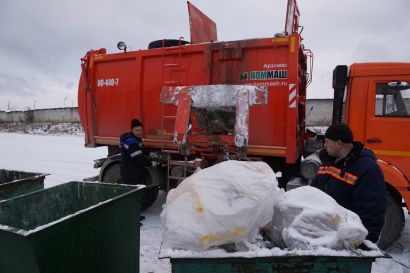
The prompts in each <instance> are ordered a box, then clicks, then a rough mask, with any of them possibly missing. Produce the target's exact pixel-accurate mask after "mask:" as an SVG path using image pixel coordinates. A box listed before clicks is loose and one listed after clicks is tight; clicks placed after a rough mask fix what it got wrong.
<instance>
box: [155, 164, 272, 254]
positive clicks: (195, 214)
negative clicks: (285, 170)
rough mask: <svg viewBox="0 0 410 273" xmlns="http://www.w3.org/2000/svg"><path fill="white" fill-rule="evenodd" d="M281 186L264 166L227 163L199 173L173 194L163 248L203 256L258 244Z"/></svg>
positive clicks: (168, 204)
mask: <svg viewBox="0 0 410 273" xmlns="http://www.w3.org/2000/svg"><path fill="white" fill-rule="evenodd" d="M277 185H278V182H277V180H276V176H275V174H274V172H273V171H272V169H271V168H270V167H269V166H268V165H267V164H266V163H264V162H248V161H247V162H245V161H233V160H232V161H225V162H222V163H219V164H216V165H214V166H212V167H209V168H206V169H203V170H200V171H199V172H196V173H194V174H193V175H191V176H189V177H188V178H186V179H185V180H184V181H182V183H181V184H180V185H178V187H177V188H175V189H172V190H171V191H170V192H169V193H168V196H167V200H166V203H165V205H164V208H163V211H162V213H161V221H162V223H163V225H164V228H165V230H164V232H163V242H162V247H163V248H171V249H187V250H196V251H200V250H205V249H208V248H210V247H213V246H219V245H223V244H226V243H237V242H240V241H244V240H252V239H254V237H255V236H256V234H257V233H258V231H259V229H260V228H261V227H262V226H264V225H265V224H267V223H268V222H270V221H271V219H272V214H273V206H274V198H275V190H276V188H277Z"/></svg>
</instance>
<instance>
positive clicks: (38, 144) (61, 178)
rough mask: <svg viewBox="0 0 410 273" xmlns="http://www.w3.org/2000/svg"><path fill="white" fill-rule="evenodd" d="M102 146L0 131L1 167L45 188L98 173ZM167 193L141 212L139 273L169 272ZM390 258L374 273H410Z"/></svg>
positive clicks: (409, 242) (404, 244) (405, 254)
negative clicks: (35, 178) (27, 174)
mask: <svg viewBox="0 0 410 273" xmlns="http://www.w3.org/2000/svg"><path fill="white" fill-rule="evenodd" d="M106 153H107V152H106V149H105V148H96V149H91V148H90V149H88V148H85V147H84V141H83V138H82V137H81V136H68V135H60V136H50V135H31V134H15V133H0V168H1V169H14V170H22V171H32V172H42V173H49V174H50V175H49V176H47V177H46V180H45V184H46V187H50V186H54V185H58V184H61V183H65V182H68V181H73V180H82V179H83V178H86V177H90V176H94V175H97V174H98V170H95V169H93V167H92V165H93V159H97V158H101V157H104V156H106ZM165 198H166V195H165V193H163V192H161V193H160V195H159V197H158V199H157V201H156V202H155V203H154V205H153V206H151V207H150V208H149V209H147V210H146V211H145V212H143V215H145V216H146V219H145V220H144V221H143V225H142V226H141V250H140V272H142V273H167V272H171V266H170V263H169V260H168V259H158V254H159V248H160V245H161V236H162V228H161V223H160V220H159V214H160V212H161V209H162V204H163V203H164V202H165ZM387 253H388V254H390V255H391V256H392V257H393V258H394V260H395V261H397V262H400V263H402V264H404V265H405V266H407V267H410V261H409V260H410V259H409V257H410V217H409V215H408V214H407V212H406V226H405V229H404V232H403V234H402V237H401V238H400V240H399V241H398V242H396V243H395V244H394V245H393V246H392V247H391V248H390V249H388V250H387ZM394 260H392V259H378V260H377V261H376V262H375V263H374V264H373V267H372V272H373V273H375V272H376V273H382V272H389V273H396V272H397V273H400V272H403V273H404V272H406V273H410V269H408V268H406V267H405V266H402V265H400V264H399V263H397V262H395V261H394Z"/></svg>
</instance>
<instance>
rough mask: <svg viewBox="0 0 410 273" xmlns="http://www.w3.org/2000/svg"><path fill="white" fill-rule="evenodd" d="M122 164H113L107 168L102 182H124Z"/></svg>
mask: <svg viewBox="0 0 410 273" xmlns="http://www.w3.org/2000/svg"><path fill="white" fill-rule="evenodd" d="M120 166H121V164H113V165H111V166H109V167H108V170H105V172H104V176H103V179H102V182H104V183H112V184H122V179H121V173H120Z"/></svg>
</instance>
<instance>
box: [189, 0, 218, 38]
mask: <svg viewBox="0 0 410 273" xmlns="http://www.w3.org/2000/svg"><path fill="white" fill-rule="evenodd" d="M188 12H189V26H190V30H191V43H193V44H196V43H205V42H215V41H217V40H218V37H217V33H216V24H215V22H214V21H212V20H211V19H210V18H209V17H208V16H206V15H205V14H204V13H202V11H200V10H199V9H198V8H197V7H195V6H194V5H192V4H191V3H190V2H188Z"/></svg>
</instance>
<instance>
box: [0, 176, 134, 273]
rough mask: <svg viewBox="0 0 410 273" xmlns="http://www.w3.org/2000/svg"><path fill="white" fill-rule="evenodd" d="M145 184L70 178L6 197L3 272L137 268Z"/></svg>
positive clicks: (125, 271)
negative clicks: (142, 194)
mask: <svg viewBox="0 0 410 273" xmlns="http://www.w3.org/2000/svg"><path fill="white" fill-rule="evenodd" d="M139 198H140V188H139V187H137V186H131V185H118V184H104V183H90V182H88V183H87V182H68V183H66V184H62V185H59V186H55V187H52V188H48V189H44V190H41V191H37V192H34V193H31V194H27V195H23V196H20V197H16V198H13V199H9V200H6V201H3V202H0V246H1V248H2V250H1V251H0V272H1V273H20V272H21V273H46V272H49V273H64V272H67V273H68V272H70V273H81V272H87V273H93V272H95V273H97V272H98V273H113V272H116V273H136V272H138V271H139V217H140V216H139V215H140V205H139Z"/></svg>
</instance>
